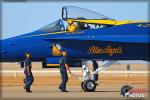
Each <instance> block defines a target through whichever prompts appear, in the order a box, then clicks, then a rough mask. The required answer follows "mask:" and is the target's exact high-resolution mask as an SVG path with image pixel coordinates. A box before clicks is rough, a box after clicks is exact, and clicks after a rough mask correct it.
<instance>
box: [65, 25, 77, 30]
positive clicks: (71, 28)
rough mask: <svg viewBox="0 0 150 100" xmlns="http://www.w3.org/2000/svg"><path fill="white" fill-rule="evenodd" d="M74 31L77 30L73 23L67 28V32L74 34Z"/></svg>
mask: <svg viewBox="0 0 150 100" xmlns="http://www.w3.org/2000/svg"><path fill="white" fill-rule="evenodd" d="M76 30H77V26H76V25H75V24H73V23H72V24H70V25H69V26H68V27H67V31H68V32H75V31H76Z"/></svg>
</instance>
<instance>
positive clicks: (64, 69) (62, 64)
mask: <svg viewBox="0 0 150 100" xmlns="http://www.w3.org/2000/svg"><path fill="white" fill-rule="evenodd" d="M62 56H63V57H62V58H61V59H60V61H59V63H60V74H61V79H62V82H61V84H60V85H59V89H60V90H61V91H62V92H68V91H67V90H66V83H67V81H68V74H67V70H68V72H69V74H70V75H71V71H70V69H69V67H68V64H67V59H66V57H67V52H62Z"/></svg>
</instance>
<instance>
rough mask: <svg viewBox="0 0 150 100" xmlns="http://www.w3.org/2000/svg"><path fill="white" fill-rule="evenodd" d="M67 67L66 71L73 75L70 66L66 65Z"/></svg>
mask: <svg viewBox="0 0 150 100" xmlns="http://www.w3.org/2000/svg"><path fill="white" fill-rule="evenodd" d="M65 67H66V69H67V70H68V72H69V74H72V73H71V70H70V68H69V66H68V64H65Z"/></svg>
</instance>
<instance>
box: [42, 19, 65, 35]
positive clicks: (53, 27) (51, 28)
mask: <svg viewBox="0 0 150 100" xmlns="http://www.w3.org/2000/svg"><path fill="white" fill-rule="evenodd" d="M64 30H65V27H64V24H63V22H62V20H61V19H59V20H56V21H54V22H53V23H51V24H49V25H47V26H45V27H43V28H41V29H39V31H43V32H46V33H52V32H59V31H64Z"/></svg>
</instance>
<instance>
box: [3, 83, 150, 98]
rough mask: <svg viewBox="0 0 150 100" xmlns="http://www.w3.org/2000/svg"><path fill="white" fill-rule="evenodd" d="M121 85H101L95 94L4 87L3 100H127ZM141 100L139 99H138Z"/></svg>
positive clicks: (55, 88)
mask: <svg viewBox="0 0 150 100" xmlns="http://www.w3.org/2000/svg"><path fill="white" fill-rule="evenodd" d="M141 86H142V85H136V86H134V88H141ZM120 88H121V85H101V86H98V87H97V89H96V91H95V92H83V91H82V90H81V88H80V86H71V87H70V86H68V90H69V92H66V93H62V92H60V91H59V89H58V86H33V87H32V91H33V92H32V93H26V92H25V91H24V89H23V86H7V87H2V91H3V92H2V99H62V98H63V99H68V100H69V99H73V98H74V99H78V98H80V99H92V100H93V99H102V98H103V99H117V100H118V99H120V100H123V99H127V98H125V97H123V96H122V95H120ZM149 93H150V92H149V91H146V92H145V93H144V96H145V97H144V98H142V99H147V100H149V99H148V94H149ZM133 99H135V98H133ZM137 99H139V98H137Z"/></svg>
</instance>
